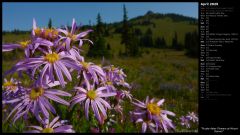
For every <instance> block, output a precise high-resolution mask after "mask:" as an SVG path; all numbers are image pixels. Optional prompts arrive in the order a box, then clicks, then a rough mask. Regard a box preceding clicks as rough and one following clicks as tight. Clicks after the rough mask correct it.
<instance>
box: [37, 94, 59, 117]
mask: <svg viewBox="0 0 240 135" xmlns="http://www.w3.org/2000/svg"><path fill="white" fill-rule="evenodd" d="M39 99H40V100H41V101H42V103H43V104H44V105H45V107H46V108H47V109H48V110H50V111H51V112H52V113H54V114H56V110H55V108H54V107H53V106H52V105H51V104H50V103H49V102H48V100H47V99H46V98H45V97H39Z"/></svg>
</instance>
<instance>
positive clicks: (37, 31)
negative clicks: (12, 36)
mask: <svg viewBox="0 0 240 135" xmlns="http://www.w3.org/2000/svg"><path fill="white" fill-rule="evenodd" d="M41 32H42V31H41V29H40V28H36V29H35V30H34V33H35V35H36V36H40V35H41Z"/></svg>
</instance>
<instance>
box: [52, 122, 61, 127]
mask: <svg viewBox="0 0 240 135" xmlns="http://www.w3.org/2000/svg"><path fill="white" fill-rule="evenodd" d="M62 125H63V124H62V123H61V122H59V121H58V122H56V123H55V124H53V126H52V128H53V129H54V128H56V127H59V126H62Z"/></svg>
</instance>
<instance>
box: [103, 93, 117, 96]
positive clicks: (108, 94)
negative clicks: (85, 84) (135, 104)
mask: <svg viewBox="0 0 240 135" xmlns="http://www.w3.org/2000/svg"><path fill="white" fill-rule="evenodd" d="M115 95H117V93H101V94H99V95H98V97H111V96H115Z"/></svg>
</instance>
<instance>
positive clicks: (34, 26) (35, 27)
mask: <svg viewBox="0 0 240 135" xmlns="http://www.w3.org/2000/svg"><path fill="white" fill-rule="evenodd" d="M35 29H37V23H36V20H35V18H33V30H35Z"/></svg>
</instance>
